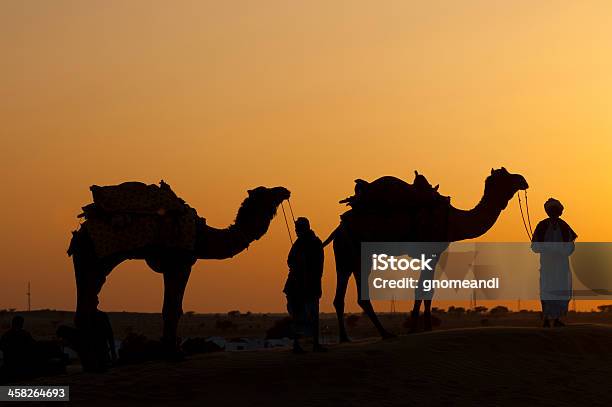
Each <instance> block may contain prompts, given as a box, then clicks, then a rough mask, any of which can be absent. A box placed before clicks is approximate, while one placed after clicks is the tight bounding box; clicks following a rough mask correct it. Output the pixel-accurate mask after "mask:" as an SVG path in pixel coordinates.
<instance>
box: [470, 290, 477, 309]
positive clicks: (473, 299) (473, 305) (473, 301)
mask: <svg viewBox="0 0 612 407" xmlns="http://www.w3.org/2000/svg"><path fill="white" fill-rule="evenodd" d="M476 305H477V304H476V290H472V296H471V297H470V309H475V308H476Z"/></svg>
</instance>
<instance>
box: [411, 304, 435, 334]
mask: <svg viewBox="0 0 612 407" xmlns="http://www.w3.org/2000/svg"><path fill="white" fill-rule="evenodd" d="M421 302H424V303H425V310H424V312H423V329H424V330H425V331H431V300H414V307H413V308H412V312H411V314H410V332H416V331H418V327H419V325H418V324H419V311H420V309H421Z"/></svg>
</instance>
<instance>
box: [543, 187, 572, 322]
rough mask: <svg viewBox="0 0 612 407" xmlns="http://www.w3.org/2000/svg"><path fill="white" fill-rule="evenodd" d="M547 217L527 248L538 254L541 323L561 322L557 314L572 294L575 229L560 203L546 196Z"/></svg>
mask: <svg viewBox="0 0 612 407" xmlns="http://www.w3.org/2000/svg"><path fill="white" fill-rule="evenodd" d="M544 210H545V211H546V214H547V215H548V219H544V220H543V221H541V222H540V223H538V226H536V229H535V231H534V233H533V238H532V243H531V249H532V250H533V251H534V252H536V253H539V254H540V299H541V301H542V314H543V315H544V327H550V320H551V319H552V320H553V321H554V322H553V324H554V326H564V325H565V324H564V323H563V322H561V320H560V318H561V317H562V316H564V315H566V314H567V311H568V306H569V301H570V299H571V296H572V273H571V270H570V265H569V256H570V255H571V254H572V253H573V252H574V240H576V237H578V235H576V233H574V231H573V230H572V228H571V227H570V226H569V225H568V224H567V223H566V222H565V221H563V220H562V219H561V218H560V216H561V214H562V213H563V205H562V204H561V202H559V201H558V200H556V199H553V198H550V199H548V200H547V201H546V203H545V204H544Z"/></svg>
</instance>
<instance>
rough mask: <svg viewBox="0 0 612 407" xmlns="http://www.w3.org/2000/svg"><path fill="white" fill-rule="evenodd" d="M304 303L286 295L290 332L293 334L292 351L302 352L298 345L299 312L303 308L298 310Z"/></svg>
mask: <svg viewBox="0 0 612 407" xmlns="http://www.w3.org/2000/svg"><path fill="white" fill-rule="evenodd" d="M303 306H304V304H300V303H299V301H295V299H294V298H291V297H289V296H287V312H288V313H289V316H290V317H291V334H292V336H293V353H304V349H302V346H300V333H299V331H300V323H301V321H300V318H301V316H300V314H303V313H304V312H303V310H302V311H301V312H300V307H301V308H303Z"/></svg>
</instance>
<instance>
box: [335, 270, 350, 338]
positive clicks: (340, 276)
mask: <svg viewBox="0 0 612 407" xmlns="http://www.w3.org/2000/svg"><path fill="white" fill-rule="evenodd" d="M350 277H351V274H350V273H349V274H346V273H341V272H336V296H335V297H334V308H335V309H336V316H337V317H338V329H339V336H340V342H350V340H349V337H348V335H347V334H346V327H345V326H344V297H345V296H346V288H347V286H348V282H349V278H350Z"/></svg>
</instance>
